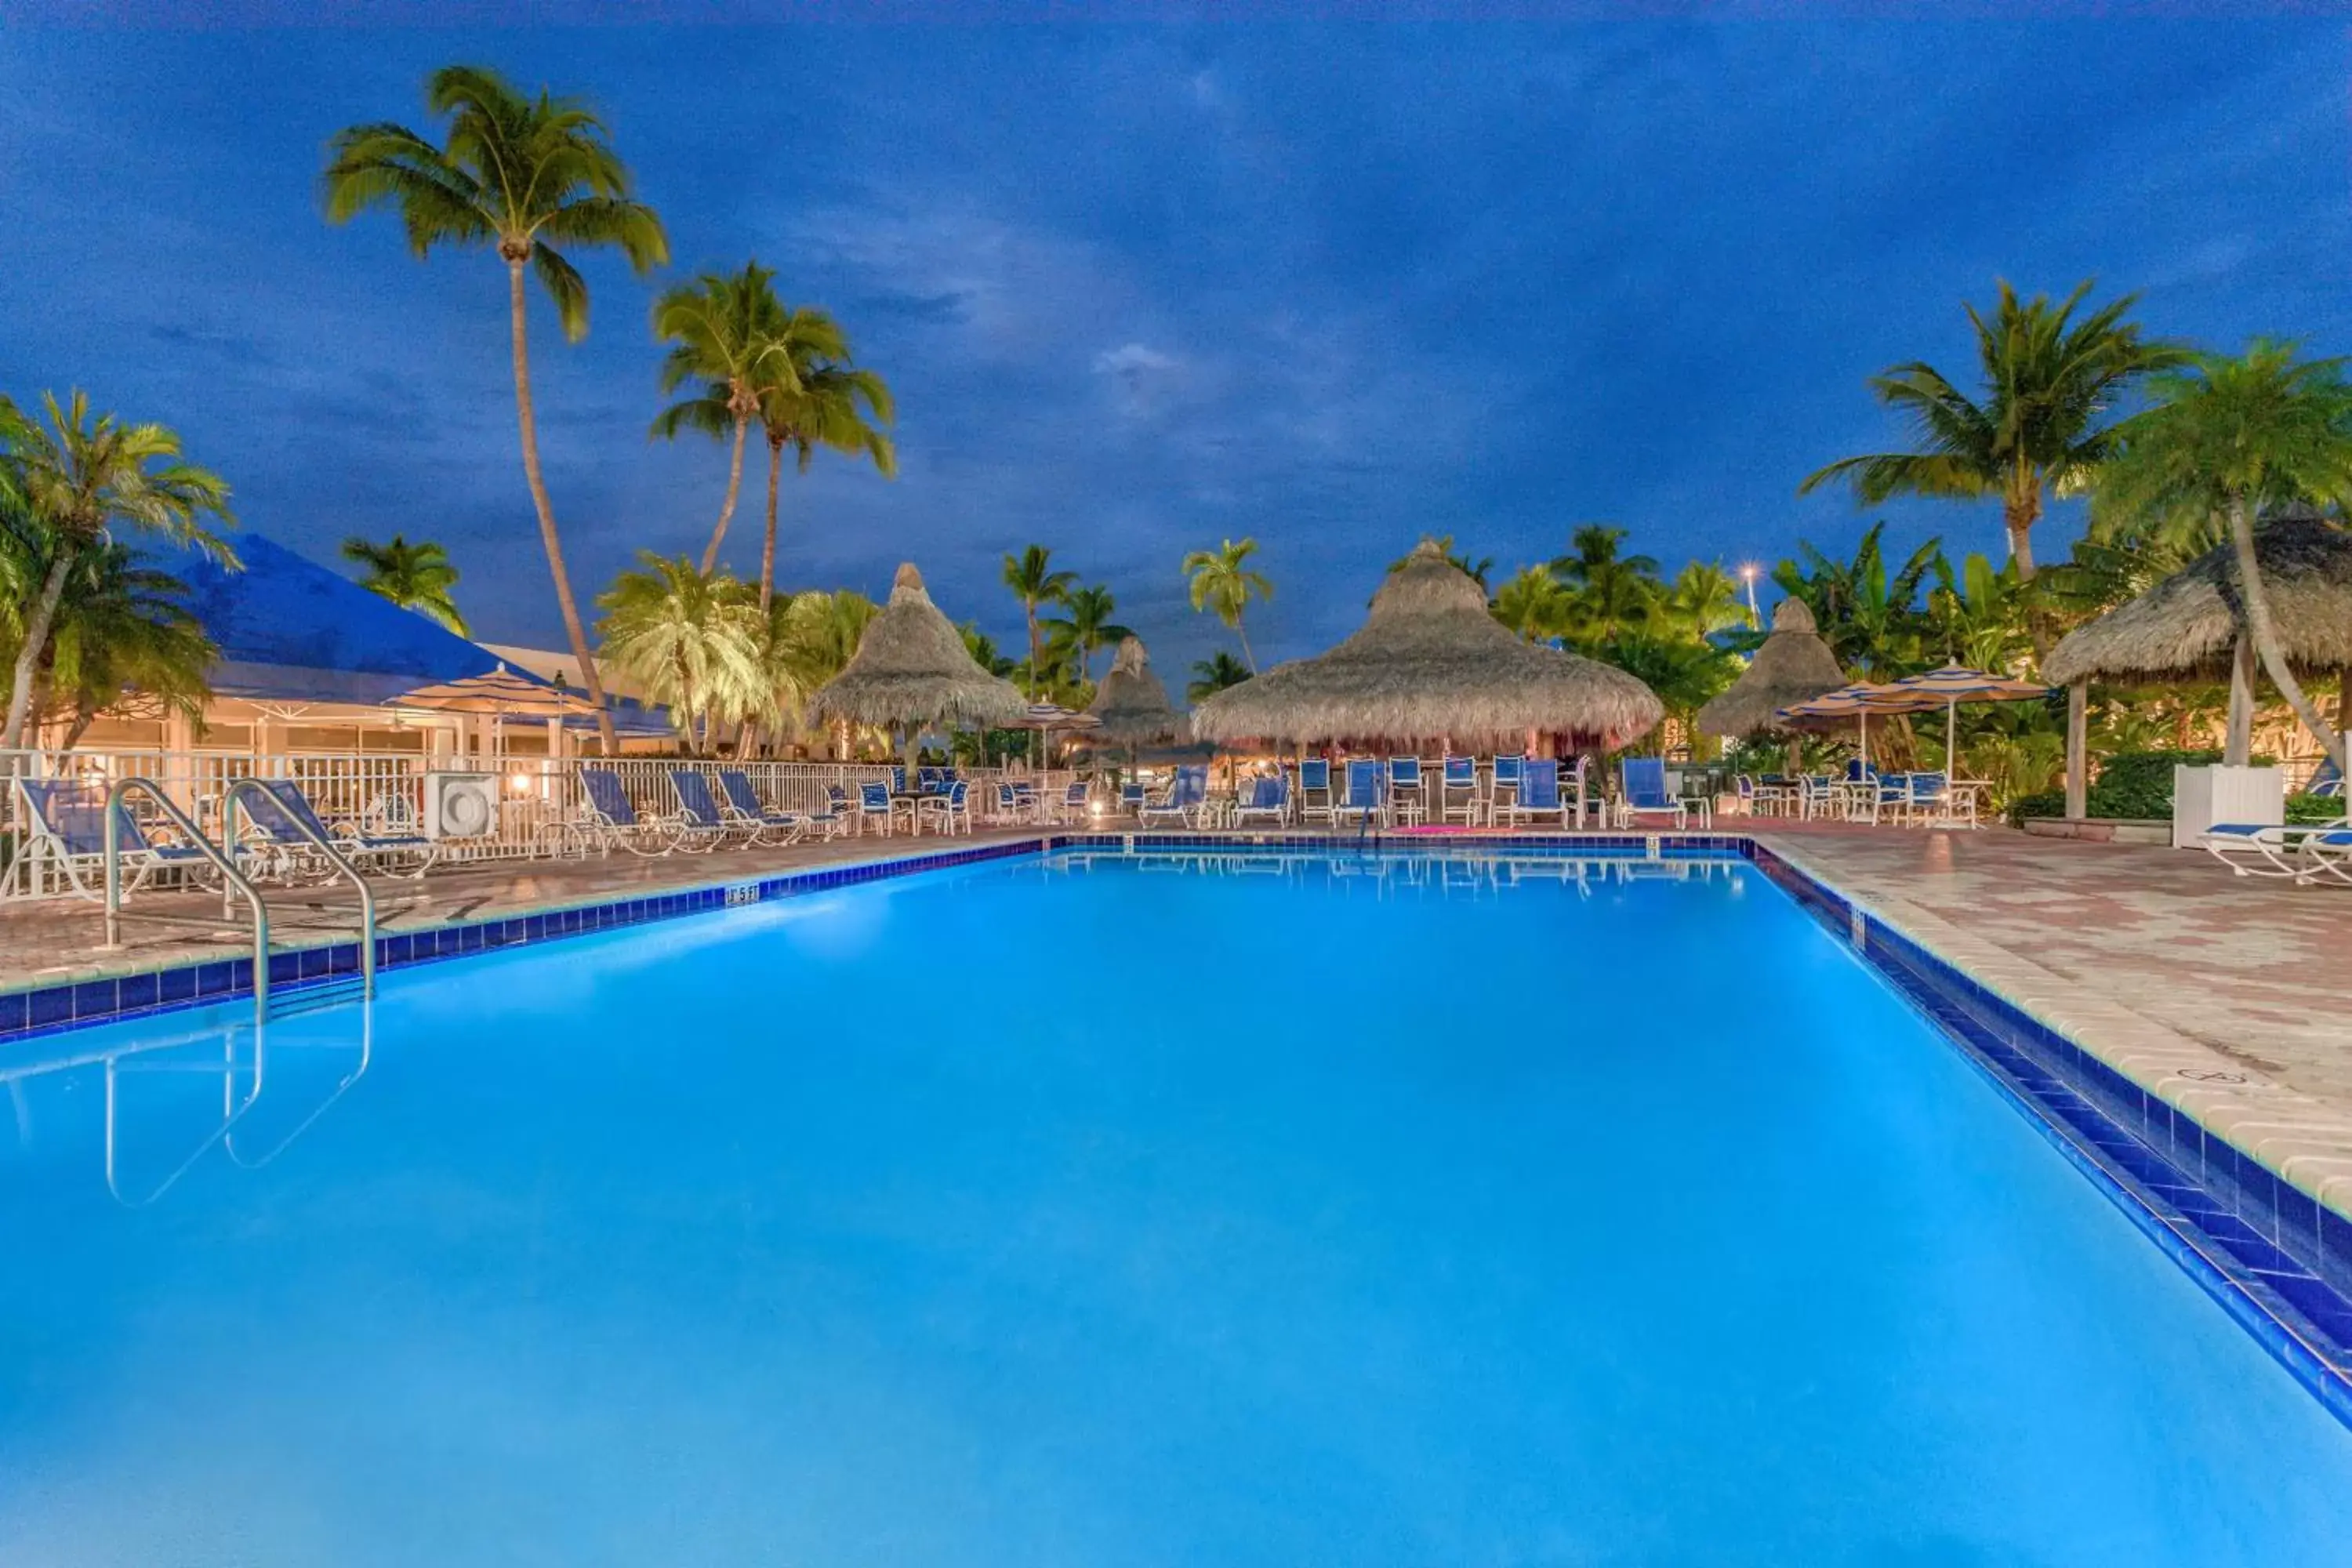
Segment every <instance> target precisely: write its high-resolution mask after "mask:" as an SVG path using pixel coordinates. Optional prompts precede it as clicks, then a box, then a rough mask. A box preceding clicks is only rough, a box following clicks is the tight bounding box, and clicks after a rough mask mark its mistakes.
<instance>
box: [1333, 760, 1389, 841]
mask: <svg viewBox="0 0 2352 1568" xmlns="http://www.w3.org/2000/svg"><path fill="white" fill-rule="evenodd" d="M1340 776H1341V778H1342V779H1343V780H1344V782H1345V785H1346V790H1347V793H1346V795H1345V796H1344V797H1343V798H1342V799H1341V800H1340V801H1339V804H1338V805H1334V806H1333V807H1332V808H1331V820H1332V821H1333V822H1334V823H1336V824H1339V825H1341V826H1345V825H1346V824H1348V823H1349V822H1354V823H1356V824H1357V825H1359V826H1370V825H1374V824H1382V823H1385V822H1387V820H1388V816H1387V813H1386V811H1385V810H1384V809H1383V803H1382V802H1381V764H1380V759H1378V758H1377V757H1349V759H1348V766H1347V771H1346V772H1345V773H1342V774H1341V775H1340Z"/></svg>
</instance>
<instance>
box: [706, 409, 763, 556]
mask: <svg viewBox="0 0 2352 1568" xmlns="http://www.w3.org/2000/svg"><path fill="white" fill-rule="evenodd" d="M750 431H751V416H750V415H748V414H738V415H737V416H735V450H734V453H733V454H732V455H731V456H730V457H729V458H728V459H727V499H726V500H724V501H722V502H721V503H720V504H719V526H718V527H717V528H714V529H712V530H711V531H710V542H709V544H708V545H706V546H704V548H703V552H702V574H703V575H704V576H706V577H708V576H709V575H710V574H712V573H713V572H716V571H717V570H719V544H720V542H722V541H724V540H725V539H726V537H727V525H728V524H729V523H730V522H732V521H734V520H735V497H736V495H737V493H738V492H740V490H741V489H742V488H743V437H745V436H746V435H747V434H749V433H750Z"/></svg>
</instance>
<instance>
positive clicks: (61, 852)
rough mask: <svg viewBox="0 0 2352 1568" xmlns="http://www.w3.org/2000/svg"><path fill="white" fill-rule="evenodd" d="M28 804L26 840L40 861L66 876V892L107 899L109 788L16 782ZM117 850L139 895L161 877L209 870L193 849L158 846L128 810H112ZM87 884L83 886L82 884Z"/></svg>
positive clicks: (63, 781)
mask: <svg viewBox="0 0 2352 1568" xmlns="http://www.w3.org/2000/svg"><path fill="white" fill-rule="evenodd" d="M16 787H17V789H18V791H19V792H21V793H22V795H23V796H24V799H25V813H26V817H25V822H26V840H27V843H28V846H29V847H30V848H31V850H32V852H33V854H34V855H35V856H36V857H37V859H38V860H40V861H45V862H47V864H49V865H52V866H55V867H56V868H58V870H59V871H60V872H62V873H64V875H65V879H66V886H68V888H71V889H73V890H74V892H75V893H76V894H78V895H79V896H80V897H82V898H85V899H103V898H104V897H105V896H106V787H105V786H104V785H103V784H85V783H83V782H81V781H79V780H76V779H18V780H17V781H16ZM114 811H115V821H116V823H117V824H118V826H117V828H116V848H117V852H118V853H119V854H120V855H121V860H122V869H123V872H124V873H125V875H126V876H127V877H128V880H127V881H126V882H125V883H124V884H123V887H124V889H125V890H126V891H130V892H136V891H137V890H139V889H141V888H143V887H145V886H146V885H147V882H148V879H150V878H152V877H154V876H155V875H156V874H157V873H159V872H163V871H183V872H192V871H194V872H200V871H203V870H205V868H207V866H208V865H209V864H210V863H209V862H208V861H207V860H206V859H205V852H204V851H203V850H201V849H198V848H196V847H194V845H189V844H159V843H157V842H155V841H154V840H152V839H151V838H149V837H147V835H146V832H145V831H144V830H143V829H142V827H141V826H139V818H138V817H137V816H134V815H132V813H131V807H130V805H129V804H128V803H127V802H126V803H125V804H122V805H117V806H116V807H115V808H114ZM85 877H87V878H88V879H89V880H88V881H87V882H85V881H84V880H83V879H84V878H85Z"/></svg>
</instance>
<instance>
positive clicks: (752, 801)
mask: <svg viewBox="0 0 2352 1568" xmlns="http://www.w3.org/2000/svg"><path fill="white" fill-rule="evenodd" d="M719 793H720V794H721V795H724V796H725V797H726V798H725V799H723V800H721V801H720V802H719V815H720V816H723V817H725V818H726V819H727V821H728V822H729V823H730V825H731V826H734V827H735V828H737V829H738V830H739V831H740V832H742V833H744V834H746V835H748V836H749V837H750V839H751V842H752V843H754V844H768V845H773V846H775V847H778V848H782V847H783V846H785V845H787V844H797V843H799V842H800V841H801V840H802V839H803V838H804V837H807V836H808V835H809V834H810V833H812V832H824V833H825V835H826V837H832V834H831V831H830V830H829V829H823V828H819V827H818V826H817V824H816V822H815V819H814V818H812V817H806V816H800V815H798V814H797V813H794V812H790V811H771V810H769V809H768V808H767V807H766V806H765V805H761V802H760V792H759V791H758V790H756V789H753V788H752V787H751V774H749V773H745V772H744V771H743V770H742V769H740V768H721V769H719Z"/></svg>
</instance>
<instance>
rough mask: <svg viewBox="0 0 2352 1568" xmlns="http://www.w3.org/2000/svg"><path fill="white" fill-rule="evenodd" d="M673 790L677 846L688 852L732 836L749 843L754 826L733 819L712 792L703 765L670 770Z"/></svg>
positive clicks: (716, 845)
mask: <svg viewBox="0 0 2352 1568" xmlns="http://www.w3.org/2000/svg"><path fill="white" fill-rule="evenodd" d="M669 787H670V793H671V794H672V795H676V796H677V825H678V847H679V848H681V849H684V850H687V851H688V852H689V853H700V852H703V851H706V850H710V849H716V848H718V847H720V846H721V845H723V844H725V843H727V841H728V840H730V839H739V838H740V839H741V840H743V841H744V842H745V843H749V842H750V841H751V838H752V837H753V834H754V832H755V829H753V828H751V827H749V826H745V825H744V824H742V823H740V822H738V821H734V820H732V819H730V817H729V816H728V815H727V814H726V813H725V812H723V811H721V810H720V809H719V801H718V799H717V797H715V796H714V795H711V793H710V781H709V779H707V778H705V777H703V775H702V770H701V769H700V768H672V769H670V770H669Z"/></svg>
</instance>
